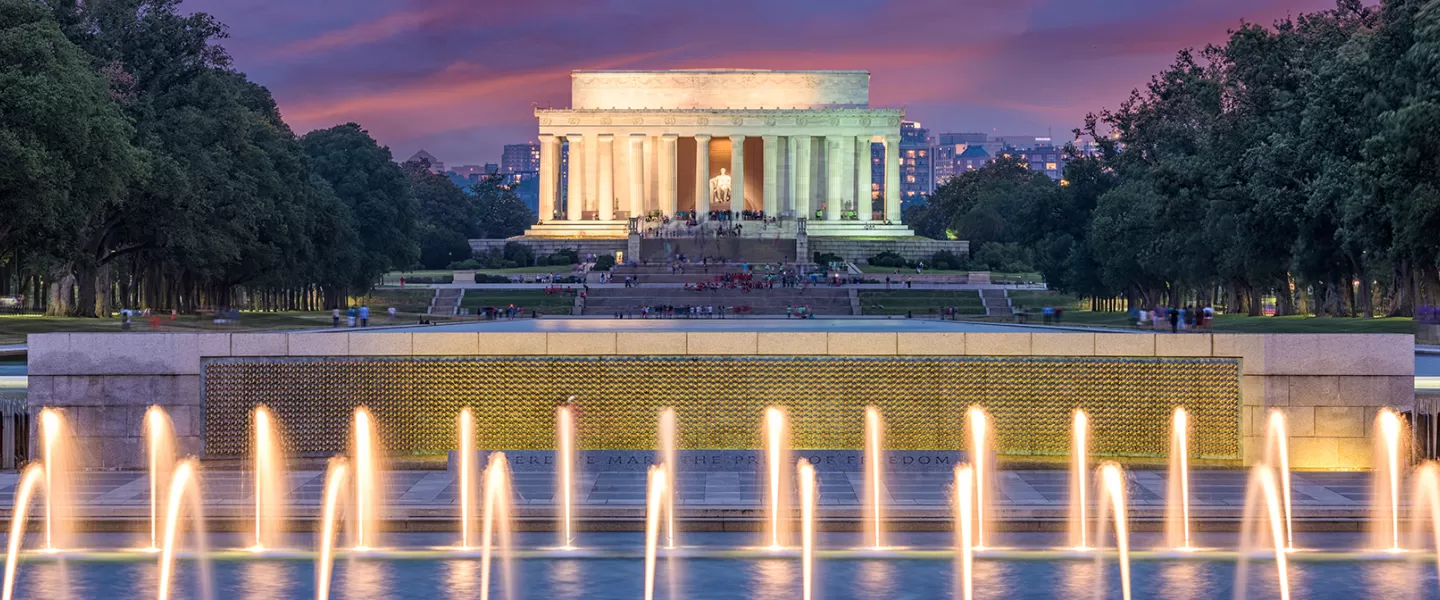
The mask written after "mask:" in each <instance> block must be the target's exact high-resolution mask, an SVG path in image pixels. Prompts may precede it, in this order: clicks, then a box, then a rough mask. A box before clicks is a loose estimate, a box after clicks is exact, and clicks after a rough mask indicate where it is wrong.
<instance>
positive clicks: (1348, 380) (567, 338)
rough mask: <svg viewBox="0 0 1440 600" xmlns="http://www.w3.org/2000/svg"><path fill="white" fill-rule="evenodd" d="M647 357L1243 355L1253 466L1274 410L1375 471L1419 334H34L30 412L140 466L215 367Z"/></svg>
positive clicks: (190, 408)
mask: <svg viewBox="0 0 1440 600" xmlns="http://www.w3.org/2000/svg"><path fill="white" fill-rule="evenodd" d="M645 354H655V355H666V356H676V355H680V356H687V355H690V356H717V355H742V356H767V355H768V356H777V355H778V356H786V355H794V356H805V355H833V356H922V355H925V356H936V355H939V356H944V355H951V356H1137V357H1148V356H1160V357H1221V358H1238V359H1240V362H1241V395H1242V399H1243V404H1244V410H1243V412H1242V418H1241V431H1239V432H1237V433H1238V435H1240V436H1241V437H1242V439H1243V440H1244V445H1243V452H1244V459H1245V462H1246V463H1247V464H1249V463H1253V462H1255V461H1257V460H1258V458H1259V456H1260V453H1261V448H1260V446H1261V440H1262V438H1263V435H1264V431H1263V428H1264V423H1265V415H1266V412H1267V411H1268V410H1269V409H1272V408H1275V409H1279V410H1282V411H1284V412H1285V414H1286V415H1287V417H1288V418H1289V419H1290V427H1291V432H1290V433H1291V439H1290V456H1291V465H1292V466H1293V467H1295V468H1300V469H1365V468H1368V467H1369V465H1370V455H1371V447H1370V423H1371V422H1372V421H1373V419H1374V416H1375V413H1376V412H1377V411H1378V410H1379V409H1380V408H1382V407H1386V406H1389V407H1393V408H1398V409H1405V410H1408V409H1409V408H1410V407H1411V406H1412V405H1413V403H1414V401H1415V395H1414V390H1413V385H1414V379H1413V378H1414V338H1413V337H1412V336H1409V335H1397V334H1365V335H1344V334H1337V335H1318V334H1277V335H1261V334H1256V335H1251V334H1214V335H1211V334H1181V335H1165V334H1140V333H1135V334H1130V333H1069V332H1067V333H1050V332H1034V333H1032V332H1017V333H962V332H953V333H951V332H943V333H941V332H926V333H919V332H916V333H824V332H811V333H795V332H763V331H762V332H704V333H694V332H692V333H686V332H653V333H652V332H643V333H637V332H608V333H581V332H564V333H543V332H539V333H488V332H487V333H431V332H424V333H383V332H377V333H346V332H325V333H234V334H226V333H215V334H167V333H155V334H148V333H56V334H41V335H32V336H30V390H29V395H30V397H29V404H30V410H31V412H32V413H35V412H38V411H39V410H40V408H42V407H45V406H52V407H56V408H59V409H61V410H62V411H63V412H65V413H66V415H67V417H68V418H69V420H70V423H71V426H72V427H73V428H74V430H75V434H76V436H77V438H78V441H79V443H80V446H81V447H82V448H84V451H83V452H82V456H81V460H82V462H83V463H84V464H86V465H88V466H91V467H106V468H133V467H139V466H140V465H142V464H143V453H142V451H143V446H142V444H141V440H140V437H139V433H140V430H141V428H140V423H141V419H142V418H143V415H144V411H145V408H146V406H148V405H149V404H151V403H154V404H159V405H161V406H164V407H165V408H166V409H168V410H169V411H170V413H171V415H172V417H173V418H174V420H175V427H176V431H177V434H178V435H179V437H180V448H181V452H182V453H194V454H198V453H199V452H200V451H201V449H202V447H203V444H202V439H201V438H202V436H203V435H204V431H203V427H202V423H203V406H201V386H200V373H201V363H202V361H203V360H204V359H206V358H222V357H237V356H238V357H245V356H258V357H263V356H272V357H281V356H497V355H499V356H508V355H557V356H576V355H582V356H594V355H645ZM35 421H37V420H35V419H32V422H35ZM34 439H35V438H32V440H34Z"/></svg>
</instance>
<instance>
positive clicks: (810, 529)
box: [795, 458, 819, 600]
mask: <svg viewBox="0 0 1440 600" xmlns="http://www.w3.org/2000/svg"><path fill="white" fill-rule="evenodd" d="M795 477H796V478H797V479H798V480H799V483H800V588H801V597H802V598H803V600H811V598H813V597H814V590H815V505H816V502H817V499H818V497H819V493H818V492H817V489H816V486H815V466H814V465H811V464H810V461H808V460H805V459H803V458H802V459H800V460H799V462H797V463H796V465H795Z"/></svg>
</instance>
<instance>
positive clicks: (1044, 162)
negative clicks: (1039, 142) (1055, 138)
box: [1003, 146, 1065, 181]
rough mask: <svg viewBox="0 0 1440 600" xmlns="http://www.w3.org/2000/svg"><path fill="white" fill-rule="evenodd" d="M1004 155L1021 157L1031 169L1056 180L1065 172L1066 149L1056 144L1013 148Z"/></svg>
mask: <svg viewBox="0 0 1440 600" xmlns="http://www.w3.org/2000/svg"><path fill="white" fill-rule="evenodd" d="M1003 156H1007V157H1015V158H1019V159H1020V160H1021V161H1022V162H1024V163H1025V164H1026V165H1028V166H1029V167H1030V170H1031V171H1036V172H1039V173H1044V174H1045V175H1046V176H1048V177H1049V178H1051V179H1054V180H1056V181H1059V180H1060V177H1061V176H1062V175H1064V174H1065V150H1064V149H1063V148H1056V147H1054V146H1036V147H1033V148H1025V149H1011V150H1008V151H1006V152H1005V153H1004V154H1003Z"/></svg>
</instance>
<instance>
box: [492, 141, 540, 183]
mask: <svg viewBox="0 0 1440 600" xmlns="http://www.w3.org/2000/svg"><path fill="white" fill-rule="evenodd" d="M539 171H540V144H539V143H538V142H530V143H528V144H506V145H505V152H504V153H503V154H501V155H500V172H501V173H504V174H506V175H513V174H515V173H536V172H539Z"/></svg>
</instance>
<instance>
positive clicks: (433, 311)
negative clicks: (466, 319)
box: [425, 288, 465, 316]
mask: <svg viewBox="0 0 1440 600" xmlns="http://www.w3.org/2000/svg"><path fill="white" fill-rule="evenodd" d="M464 297H465V289H464V288H435V297H434V298H431V299H430V309H429V310H427V311H425V314H430V315H446V316H449V315H457V314H460V299H461V298H464Z"/></svg>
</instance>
